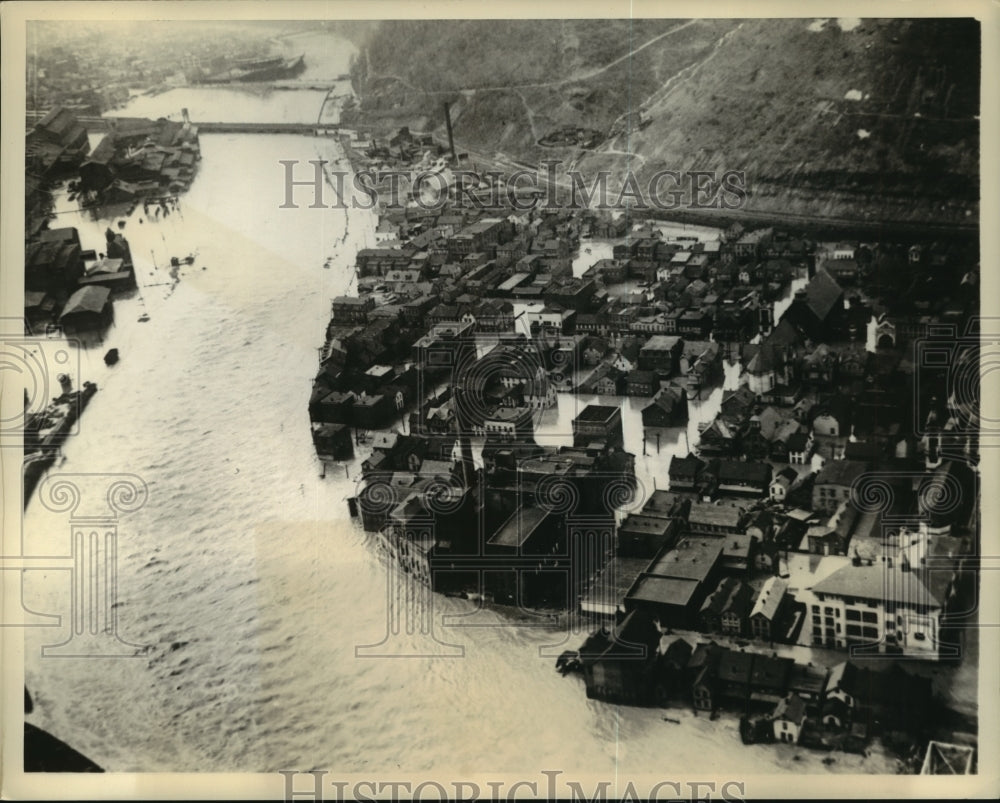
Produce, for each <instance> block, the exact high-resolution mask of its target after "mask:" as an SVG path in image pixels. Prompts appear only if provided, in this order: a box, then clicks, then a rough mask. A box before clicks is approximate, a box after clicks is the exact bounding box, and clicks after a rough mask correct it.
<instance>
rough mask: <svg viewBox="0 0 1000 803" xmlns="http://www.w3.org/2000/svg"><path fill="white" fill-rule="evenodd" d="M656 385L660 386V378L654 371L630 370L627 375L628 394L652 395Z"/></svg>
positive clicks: (626, 386) (626, 388) (626, 392)
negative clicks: (658, 378)
mask: <svg viewBox="0 0 1000 803" xmlns="http://www.w3.org/2000/svg"><path fill="white" fill-rule="evenodd" d="M654 387H659V380H657V378H656V374H654V373H653V372H652V371H639V370H636V371H629V372H628V373H627V374H626V375H625V395H626V396H645V397H649V396H652V395H653V393H654Z"/></svg>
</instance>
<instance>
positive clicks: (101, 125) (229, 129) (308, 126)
mask: <svg viewBox="0 0 1000 803" xmlns="http://www.w3.org/2000/svg"><path fill="white" fill-rule="evenodd" d="M45 114H46V112H31V111H29V112H27V113H26V115H25V121H26V123H27V127H28V128H31V126H33V125H34V124H35V123H37V122H38V121H39V120H41V119H42V117H44V116H45ZM76 119H77V120H79V122H80V124H81V125H83V126H84V127H85V128H87V129H88V130H90V131H107V130H109V128H110V124H111V123H112V122H113V121H114V120H117V119H119V118H118V117H94V116H81V117H77V118H76ZM122 119H127V118H122ZM191 122H192V124H193V125H195V126H197V128H198V133H200V134H308V135H310V136H317V137H322V136H336V135H337V134H339V133H340V124H339V123H320V122H316V123H265V122H260V123H233V122H223V121H215V120H210V121H207V122H201V121H197V120H192V121H191ZM351 128H352V129H354V130H356V129H357V128H359V127H358V126H352V127H351Z"/></svg>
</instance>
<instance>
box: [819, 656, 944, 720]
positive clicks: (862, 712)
mask: <svg viewBox="0 0 1000 803" xmlns="http://www.w3.org/2000/svg"><path fill="white" fill-rule="evenodd" d="M885 663H888V668H886V667H885ZM931 699H932V683H931V679H930V678H926V677H920V676H918V675H914V674H911V673H909V672H907V671H906V670H905V669H903V668H902V666H901V665H900V663H899V662H898V661H889V662H873V661H866V662H865V663H864V665H862V664H859V663H855V662H854V661H845V662H844V663H841V664H837V665H836V666H834V667H831V669H830V674H829V675H828V677H827V681H826V689H825V691H824V694H823V708H822V719H823V724H824V725H827V726H832V727H835V728H847V727H849V726H850V725H852V724H854V725H859V724H860V725H863V726H865V728H866V730H867V731H868V732H874V731H889V730H902V731H910V732H913V731H914V730H920V729H921V728H922V726H923V725H925V724H926V722H927V718H928V713H929V709H930V707H929V706H928V705H927V702H928V701H929V700H931Z"/></svg>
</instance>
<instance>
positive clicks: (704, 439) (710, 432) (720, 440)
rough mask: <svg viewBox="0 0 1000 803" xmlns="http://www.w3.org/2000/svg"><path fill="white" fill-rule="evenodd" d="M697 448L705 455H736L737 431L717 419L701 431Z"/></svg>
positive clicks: (721, 419)
mask: <svg viewBox="0 0 1000 803" xmlns="http://www.w3.org/2000/svg"><path fill="white" fill-rule="evenodd" d="M698 448H699V450H700V451H701V453H702V454H706V455H733V454H736V453H737V452H738V451H739V431H738V430H737V429H736V428H735V427H734V426H733V425H732V424H730V423H729V422H728V421H726V420H725V419H723V418H722V417H718V418H716V419H715V420H714V421H712V423H711V424H709V425H708V426H707V427H706V428H705V429H704V430H703V431H702V433H701V438H700V439H699V442H698Z"/></svg>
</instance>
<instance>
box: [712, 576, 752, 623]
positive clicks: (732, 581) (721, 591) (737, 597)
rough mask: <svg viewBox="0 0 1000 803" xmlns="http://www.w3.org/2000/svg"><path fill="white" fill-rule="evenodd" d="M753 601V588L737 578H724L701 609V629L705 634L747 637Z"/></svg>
mask: <svg viewBox="0 0 1000 803" xmlns="http://www.w3.org/2000/svg"><path fill="white" fill-rule="evenodd" d="M753 600H754V590H753V588H752V587H751V586H749V585H747V584H746V583H744V582H742V581H741V580H739V579H737V578H735V577H725V578H723V579H722V580H721V581H720V582H719V585H718V587H717V588H716V589H715V591H714V592H713V593H712V594H711V595H710V596H709V597H708V598H707V599H706V600H705V602H704V604H703V605H702V607H701V612H700V613H699V615H698V624H699V626H700V629H701V630H702V632H704V633H720V632H721V633H725V634H726V635H730V636H735V637H740V636H745V635H746V633H747V617H748V615H749V613H750V609H751V607H752V606H753Z"/></svg>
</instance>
